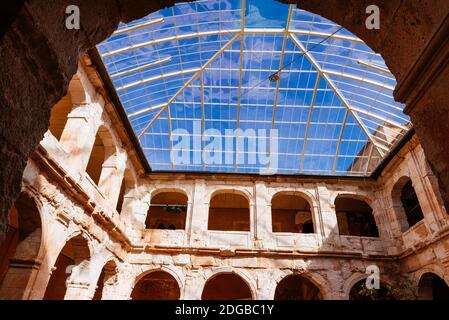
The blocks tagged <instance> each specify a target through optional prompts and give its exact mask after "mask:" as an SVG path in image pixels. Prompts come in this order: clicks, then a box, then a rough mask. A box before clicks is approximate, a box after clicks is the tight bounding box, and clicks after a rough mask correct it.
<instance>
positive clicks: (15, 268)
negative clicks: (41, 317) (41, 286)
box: [0, 259, 41, 300]
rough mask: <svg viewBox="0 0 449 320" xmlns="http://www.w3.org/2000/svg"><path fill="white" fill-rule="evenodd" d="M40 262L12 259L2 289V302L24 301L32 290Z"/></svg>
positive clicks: (0, 295)
mask: <svg viewBox="0 0 449 320" xmlns="http://www.w3.org/2000/svg"><path fill="white" fill-rule="evenodd" d="M40 265H41V264H40V262H39V261H37V260H34V259H32V260H19V259H11V260H10V265H9V269H8V272H7V274H6V275H5V278H4V279H3V282H2V285H1V287H0V300H22V299H26V297H28V296H29V294H30V291H31V290H32V286H33V282H34V281H33V280H34V279H35V277H36V275H37V273H38V271H39V268H40Z"/></svg>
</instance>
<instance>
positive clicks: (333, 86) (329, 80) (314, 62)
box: [289, 34, 389, 157]
mask: <svg viewBox="0 0 449 320" xmlns="http://www.w3.org/2000/svg"><path fill="white" fill-rule="evenodd" d="M289 36H290V38H291V39H292V41H293V42H294V43H295V45H297V46H298V48H299V49H300V50H301V51H302V52H303V54H304V55H305V56H306V57H307V59H309V61H310V63H311V64H312V65H313V66H314V67H315V68H316V69H317V70H318V71H320V72H323V70H322V69H321V67H320V65H319V64H318V63H317V61H316V60H315V58H314V57H313V56H312V55H311V54H310V53H309V52H308V51H307V50H306V49H305V48H304V46H303V45H302V43H301V42H300V41H299V40H298V39H297V38H296V37H295V35H292V34H289ZM323 78H324V79H325V80H326V82H327V84H328V85H329V86H330V87H331V88H332V90H334V92H335V94H336V95H337V96H338V97H339V98H340V100H341V101H342V102H343V104H344V105H345V107H346V108H347V109H348V110H349V112H350V113H351V115H352V116H353V117H354V119H355V121H356V122H357V123H358V125H359V126H360V128H361V129H362V130H363V132H364V133H365V135H366V136H367V137H368V139H369V140H370V141H371V143H372V144H373V145H375V146H376V148H377V150H378V151H379V153H380V154H381V156H382V157H384V156H385V151H389V149H388V148H386V147H384V146H380V145H379V144H378V143H377V142H376V141H375V140H374V138H373V136H372V135H371V133H370V132H369V131H368V130H367V129H366V128H365V126H364V125H363V123H362V121H361V120H360V119H359V117H358V116H357V114H356V113H355V112H353V110H352V108H351V105H350V104H349V103H348V101H347V100H346V98H345V97H344V96H343V94H342V93H341V92H340V90H338V88H337V87H336V86H335V84H334V83H333V81H332V80H331V79H330V78H329V76H328V75H326V74H325V73H323Z"/></svg>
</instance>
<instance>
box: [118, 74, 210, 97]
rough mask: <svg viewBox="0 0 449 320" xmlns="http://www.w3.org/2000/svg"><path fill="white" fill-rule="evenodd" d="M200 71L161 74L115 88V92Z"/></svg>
mask: <svg viewBox="0 0 449 320" xmlns="http://www.w3.org/2000/svg"><path fill="white" fill-rule="evenodd" d="M200 70H201V68H193V69H187V70H180V71H175V72H170V73H164V74H161V75H158V76H155V77H151V78H146V79H143V80H139V81H136V82H132V83H128V84H125V85H124V86H121V87H119V88H117V91H123V90H126V89H129V88H133V87H136V86H139V85H142V84H145V83H149V82H153V81H156V80H162V79H165V78H170V77H175V76H180V75H184V74H189V73H195V72H198V71H200Z"/></svg>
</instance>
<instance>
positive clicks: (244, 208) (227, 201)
mask: <svg viewBox="0 0 449 320" xmlns="http://www.w3.org/2000/svg"><path fill="white" fill-rule="evenodd" d="M206 199H208V201H209V202H208V206H207V207H208V215H207V225H208V227H207V229H208V230H215V231H244V232H250V231H251V211H252V204H251V202H250V199H251V198H249V197H248V194H247V193H245V192H242V191H241V190H239V189H235V188H223V189H219V190H215V191H214V192H212V193H211V195H210V197H207V196H206ZM223 214H226V215H227V217H228V219H221V217H222V215H223Z"/></svg>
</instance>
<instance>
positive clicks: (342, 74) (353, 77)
mask: <svg viewBox="0 0 449 320" xmlns="http://www.w3.org/2000/svg"><path fill="white" fill-rule="evenodd" d="M323 72H324V73H326V74H330V75H333V76H337V77H344V78H348V79H351V80H357V81H360V82H363V83H367V84H371V85H373V86H376V87H379V88H383V89H388V90H391V91H394V89H395V87H393V86H390V85H388V84H386V83H382V82H378V81H374V80H370V79H367V78H364V77H359V76H356V75H354V74H350V73H347V72H337V71H333V70H329V69H323Z"/></svg>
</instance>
